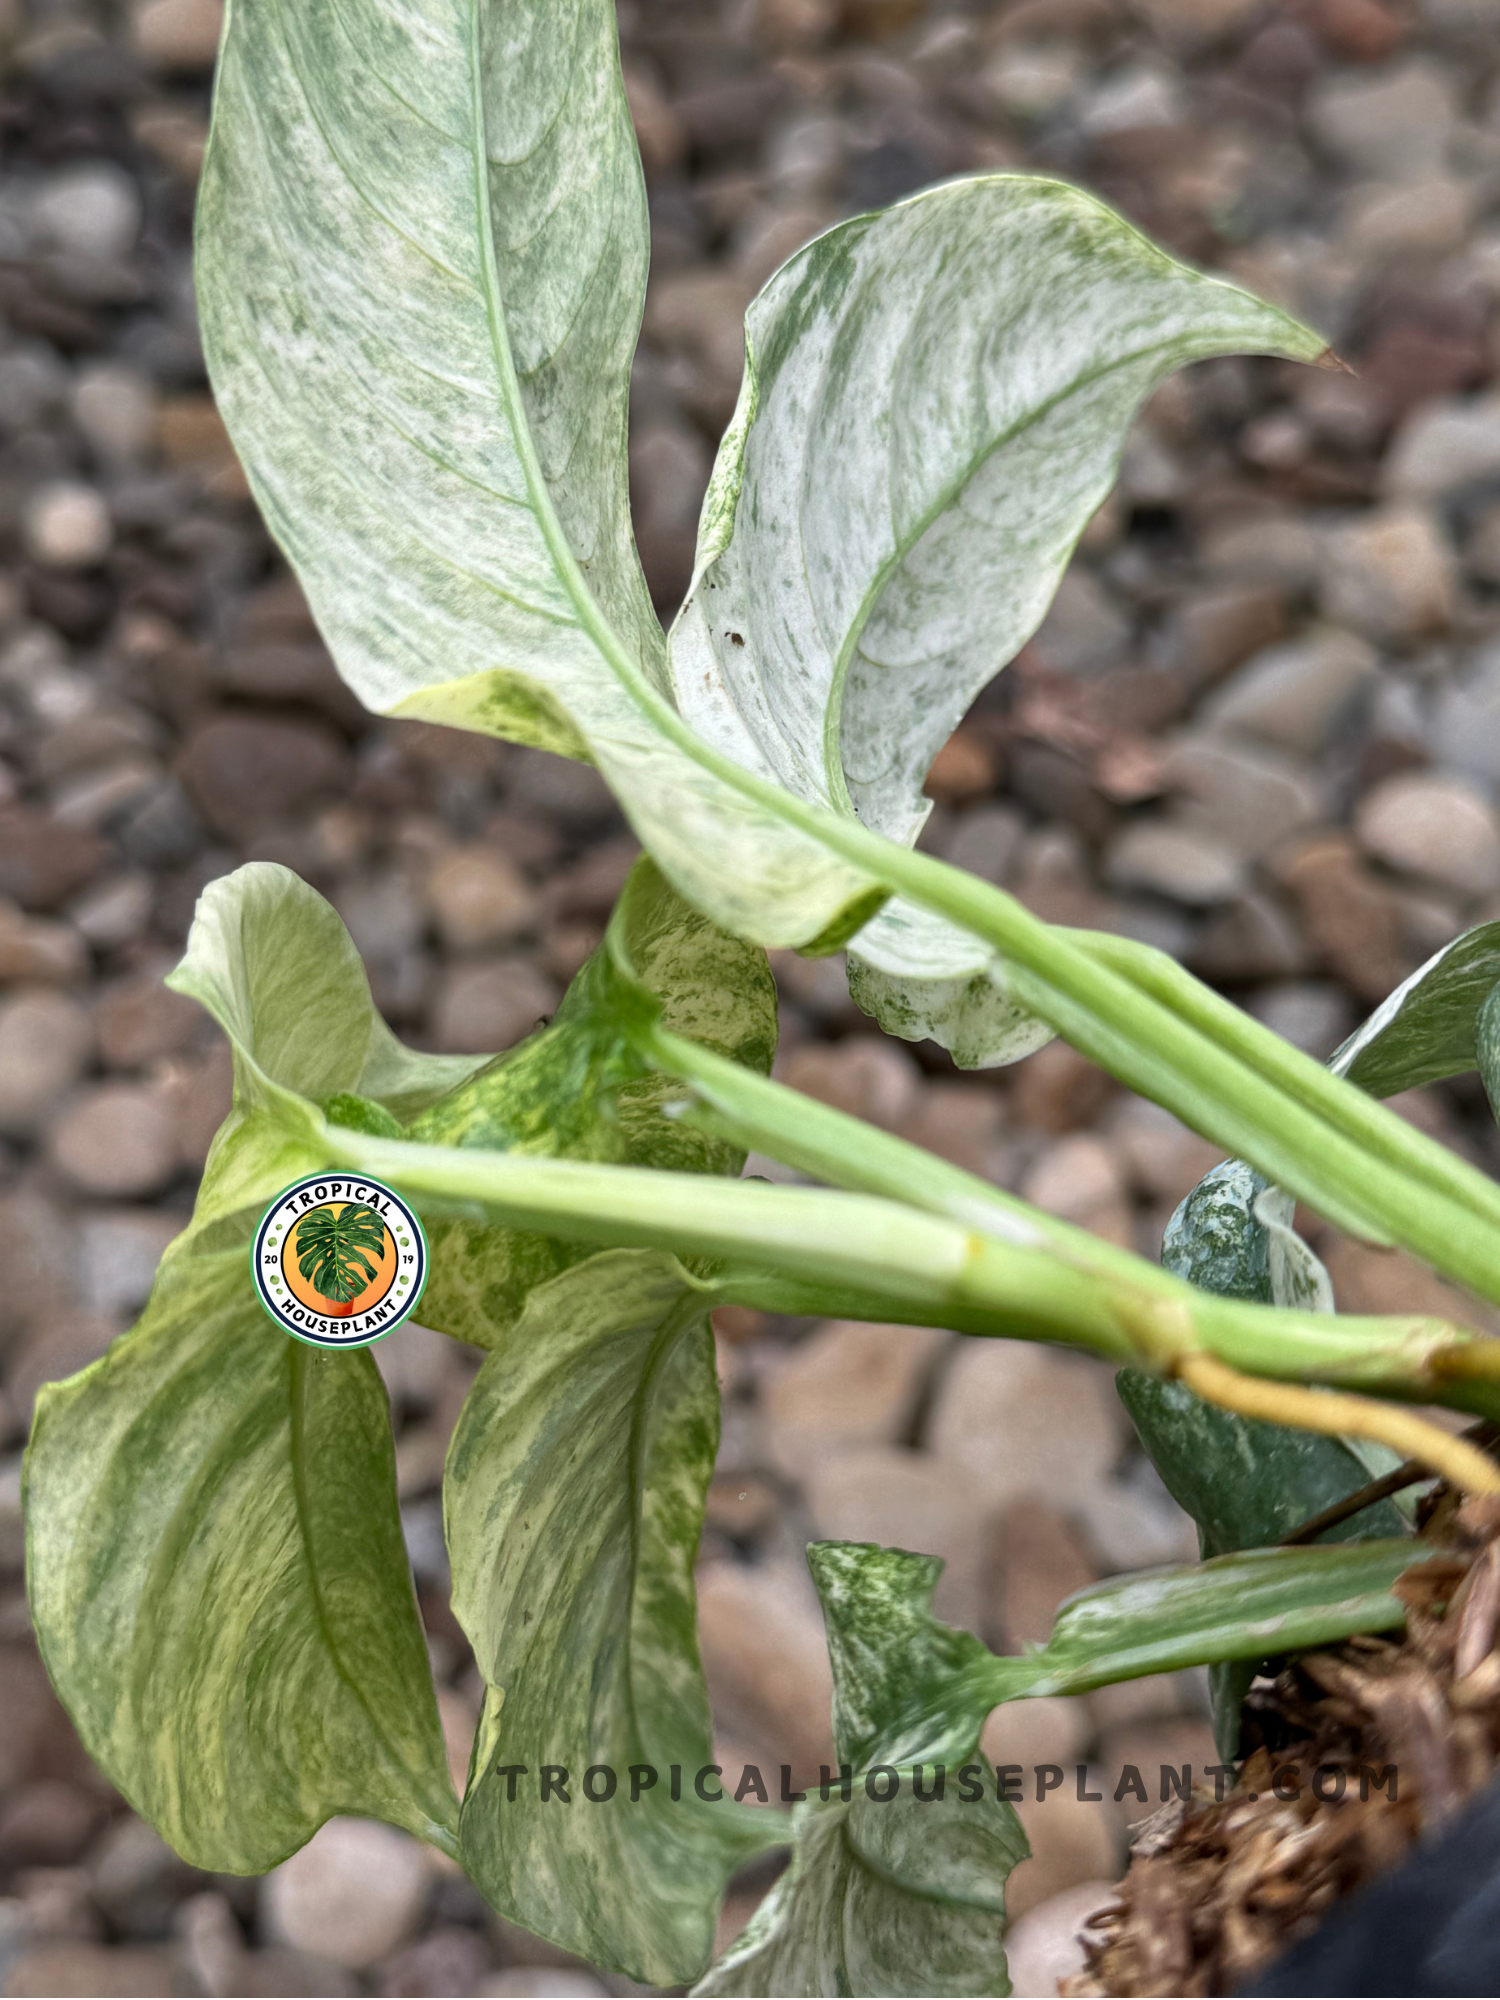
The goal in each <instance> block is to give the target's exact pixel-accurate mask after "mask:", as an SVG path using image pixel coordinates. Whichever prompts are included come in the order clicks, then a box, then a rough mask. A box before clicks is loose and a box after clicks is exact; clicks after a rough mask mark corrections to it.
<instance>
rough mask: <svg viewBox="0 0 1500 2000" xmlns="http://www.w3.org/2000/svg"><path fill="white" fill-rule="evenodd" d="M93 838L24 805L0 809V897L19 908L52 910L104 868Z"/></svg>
mask: <svg viewBox="0 0 1500 2000" xmlns="http://www.w3.org/2000/svg"><path fill="white" fill-rule="evenodd" d="M108 852H109V850H108V848H107V847H106V846H105V844H104V842H103V841H102V840H100V839H99V837H98V835H97V834H93V833H89V832H87V831H86V830H85V829H84V828H83V827H77V826H65V825H63V824H61V823H60V822H59V821H57V820H55V819H53V818H52V817H51V815H50V814H48V813H41V812H36V811H34V810H33V809H32V808H31V807H29V806H18V805H10V806H0V896H7V897H9V898H10V899H11V901H12V902H16V903H19V904H20V906H21V908H22V909H23V910H55V909H56V908H57V906H58V904H59V903H64V902H66V901H67V899H68V898H69V897H70V896H72V895H76V894H77V892H78V891H79V890H80V889H82V888H83V887H84V886H85V885H86V884H87V883H89V882H92V881H93V879H94V877H95V876H96V875H97V874H98V873H99V870H100V869H101V868H102V867H103V865H104V862H105V858H106V856H107V855H108Z"/></svg>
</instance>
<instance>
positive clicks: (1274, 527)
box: [1203, 514, 1318, 591]
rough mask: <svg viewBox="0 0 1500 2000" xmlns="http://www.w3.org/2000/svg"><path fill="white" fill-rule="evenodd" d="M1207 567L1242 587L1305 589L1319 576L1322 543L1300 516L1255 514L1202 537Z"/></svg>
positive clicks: (1229, 523)
mask: <svg viewBox="0 0 1500 2000" xmlns="http://www.w3.org/2000/svg"><path fill="white" fill-rule="evenodd" d="M1203 563H1204V567H1205V568H1206V569H1207V570H1208V571H1209V573H1210V574H1211V575H1214V576H1220V577H1224V578H1226V579H1228V578H1232V579H1235V580H1236V581H1239V582H1241V583H1244V584H1262V585H1266V584H1269V585H1273V586H1275V587H1276V588H1277V589H1280V590H1286V591H1292V590H1305V589H1306V588H1307V587H1308V586H1309V585H1310V584H1311V583H1312V582H1313V580H1314V579H1315V577H1316V576H1317V573H1318V538H1317V536H1316V535H1315V534H1314V533H1313V532H1312V530H1311V529H1310V528H1309V527H1308V524H1307V522H1306V520H1305V519H1304V518H1303V517H1302V516H1301V515H1297V514H1252V515H1250V516H1249V517H1248V519H1244V520H1231V521H1228V522H1226V523H1225V524H1224V525H1223V526H1222V527H1221V528H1217V529H1215V530H1213V531H1212V532H1211V533H1209V534H1208V535H1206V536H1205V537H1204V543H1203Z"/></svg>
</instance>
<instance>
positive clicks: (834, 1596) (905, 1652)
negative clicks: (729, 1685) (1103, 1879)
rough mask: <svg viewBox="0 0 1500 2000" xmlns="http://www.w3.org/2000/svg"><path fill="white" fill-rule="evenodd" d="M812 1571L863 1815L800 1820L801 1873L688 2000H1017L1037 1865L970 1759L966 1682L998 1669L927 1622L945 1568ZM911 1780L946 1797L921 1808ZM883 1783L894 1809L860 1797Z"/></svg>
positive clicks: (821, 1552) (868, 1553)
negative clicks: (825, 1999)
mask: <svg viewBox="0 0 1500 2000" xmlns="http://www.w3.org/2000/svg"><path fill="white" fill-rule="evenodd" d="M808 1561H809V1563H810V1565H811V1568H812V1572H813V1579H814V1581H815V1582H816V1584H817V1586H818V1594H819V1596H820V1598H821V1599H822V1603H823V1616H824V1621H825V1624H826V1625H827V1628H828V1652H829V1660H830V1663H831V1665H832V1668H833V1682H834V1700H833V1733H834V1750H835V1755H836V1756H837V1757H838V1759H839V1760H840V1762H841V1763H844V1764H848V1765H849V1766H850V1767H851V1768H852V1770H853V1772H854V1774H855V1778H854V1783H853V1787H852V1797H851V1798H850V1800H849V1801H848V1802H847V1803H845V1802H844V1801H843V1800H842V1799H841V1797H840V1795H839V1792H838V1790H837V1788H836V1787H835V1788H834V1789H833V1791H832V1795H831V1797H830V1798H829V1799H828V1800H827V1801H824V1800H822V1799H820V1798H816V1797H810V1798H809V1799H808V1801H807V1803H806V1804H804V1805H799V1806H798V1807H797V1808H796V1811H795V1813H794V1815H793V1832H794V1836H795V1838H794V1845H793V1850H792V1860H791V1864H790V1866H789V1867H788V1869H787V1871H786V1873H785V1874H784V1875H783V1876H782V1877H781V1879H780V1880H779V1881H778V1882H777V1884H776V1886H775V1887H774V1888H773V1889H772V1891H771V1892H770V1894H769V1895H768V1896H767V1898H766V1899H765V1901H764V1902H763V1903H762V1904H761V1906H760V1908H759V1909H758V1910H757V1911H756V1913H755V1915H754V1917H753V1918H752V1919H751V1921H750V1923H749V1925H748V1926H747V1928H746V1929H745V1931H744V1932H743V1933H742V1935H741V1936H740V1937H739V1938H738V1939H737V1940H736V1942H735V1943H734V1944H733V1945H731V1946H730V1948H729V1950H728V1951H727V1952H726V1953H725V1954H724V1955H723V1957H722V1958H720V1959H719V1960H718V1962H717V1963H716V1964H715V1966H714V1967H713V1969H712V1971H711V1972H710V1973H709V1975H708V1977H707V1978H706V1979H705V1980H704V1981H703V1982H702V1984H701V1985H700V1986H698V1987H697V1988H695V1991H696V1992H697V1993H700V1994H747V1995H759V1994H768V1993H776V1994H797V1995H822V1994H829V1995H833V1994H849V1993H867V1994H891V1995H905V1994H910V1993H926V1994H937V1995H955V1996H958V1995H964V1996H968V1995H976V1996H977V1995H990V1994H996V1995H1002V1996H1003V1995H1006V1994H1008V1993H1009V1992H1010V1991H1011V1985H1010V1976H1009V1973H1008V1970H1007V1967H1006V1962H1005V1952H1004V1948H1003V1945H1002V1943H1001V1937H1002V1930H1003V1926H1004V1922H1005V1884H1006V1880H1007V1878H1008V1877H1009V1875H1010V1872H1011V1870H1012V1869H1013V1868H1014V1867H1015V1866H1016V1865H1017V1863H1018V1862H1021V1861H1024V1860H1025V1859H1026V1857H1027V1855H1028V1854H1029V1853H1030V1848H1029V1846H1028V1845H1027V1841H1026V1836H1025V1834H1024V1833H1023V1832H1022V1830H1021V1823H1020V1821H1019V1820H1018V1818H1017V1817H1016V1813H1015V1809H1014V1807H1013V1806H1011V1805H1010V1803H1009V1802H1008V1801H1007V1800H1005V1799H1003V1798H1000V1797H998V1796H997V1787H996V1783H995V1774H994V1772H993V1771H992V1770H991V1769H990V1767H989V1765H988V1764H987V1763H986V1762H985V1760H984V1759H983V1758H982V1757H981V1756H980V1755H979V1751H978V1747H977V1746H978V1740H979V1730H980V1727H981V1725H982V1723H983V1721H984V1716H985V1712H986V1707H985V1705H983V1704H976V1701H975V1699H974V1697H973V1694H972V1691H971V1689H970V1687H969V1677H971V1676H972V1674H973V1673H974V1672H975V1671H976V1670H978V1669H980V1668H981V1667H982V1663H983V1662H984V1661H986V1660H988V1659H989V1658H990V1655H989V1654H988V1653H987V1651H986V1649H985V1648H984V1647H983V1646H982V1645H981V1644H980V1642H979V1641H978V1640H977V1639H974V1638H972V1637H971V1636H970V1635H969V1634H968V1633H967V1632H960V1631H956V1630H955V1629H954V1628H953V1627H951V1626H948V1625H943V1624H941V1623H940V1622H939V1621H938V1620H936V1619H934V1618H933V1616H932V1591H933V1586H934V1584H935V1583H936V1581H937V1578H938V1575H939V1573H940V1571H941V1569H942V1564H941V1562H939V1561H938V1560H937V1559H936V1558H935V1557H933V1556H921V1555H912V1554H909V1553H907V1552H906V1551H905V1550H902V1549H881V1548H875V1547H873V1546H871V1545H869V1544H864V1543H842V1542H815V1543H814V1544H813V1545H812V1546H811V1548H810V1549H809V1551H808ZM913 1762H920V1763H924V1764H926V1766H927V1768H926V1769H924V1771H923V1773H922V1778H923V1785H924V1790H925V1791H927V1792H928V1793H929V1794H930V1793H932V1792H933V1791H934V1789H935V1788H936V1790H937V1791H938V1792H939V1796H937V1797H928V1798H925V1799H919V1798H918V1797H917V1796H916V1795H915V1793H914V1791H913V1787H912V1772H911V1769H910V1768H909V1766H910V1765H911V1764H912V1763H913ZM876 1765H882V1766H884V1767H885V1770H884V1771H882V1772H881V1774H880V1789H881V1790H882V1791H884V1790H885V1789H886V1787H888V1785H889V1783H890V1780H891V1778H892V1777H895V1778H897V1780H898V1787H899V1788H898V1790H897V1791H896V1794H895V1796H894V1797H890V1798H883V1797H881V1798H877V1797H873V1796H871V1795H870V1794H869V1793H867V1791H866V1789H865V1786H864V1783H863V1774H865V1773H866V1772H868V1771H870V1770H871V1768H872V1767H873V1766H876ZM944 1765H946V1767H947V1768H946V1769H944V1770H943V1777H942V1782H941V1784H940V1785H939V1784H938V1783H937V1769H935V1768H933V1767H934V1766H944ZM903 1767H906V1768H903ZM961 1769H965V1770H966V1778H967V1784H966V1786H965V1790H966V1791H967V1793H968V1796H961V1794H960V1783H959V1773H960V1770H961Z"/></svg>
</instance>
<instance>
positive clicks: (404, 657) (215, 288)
mask: <svg viewBox="0 0 1500 2000" xmlns="http://www.w3.org/2000/svg"><path fill="white" fill-rule="evenodd" d="M647 256H648V230H647V217H646V199H645V190H644V186H643V183H642V179H641V169H640V161H639V158H638V155H637V152H636V145H635V138H634V134H633V131H632V129H631V123H630V116H629V112H628V109H627V107H626V102H625V94H624V89H623V86H622V84H621V80H620V69H619V56H618V50H617V47H616V38H615V20H614V8H613V7H612V6H611V5H610V0H341V4H340V5H338V6H329V5H327V4H326V0H280V4H277V5H274V6H272V5H266V4H261V0H231V5H230V7H229V13H228V23H227V28H226V33H225V40H224V47H223V53H222V56H221V59H220V66H219V76H218V84H217V89H216V93H215V103H214V117H213V126H212V133H211V137H210V143H209V148H208V157H207V159H206V161H205V164H204V172H203V179H202V185H201V191H200V195H199V208H198V231H197V278H198V299H199V313H200V319H201V323H202V327H203V338H204V349H205V353H206V355H207V358H208V363H209V370H210V374H211V376H212V379H213V385H214V391H215V394H216V397H217V399H218V403H219V407H220V409H221V410H222V411H223V413H224V418H225V421H226V423H227V425H228V427H229V431H230V434H231V436H232V437H233V439H234V442H235V446H236V448H237V450H238V451H239V454H240V457H241V459H242V460H243V462H244V464H245V468H246V470H247V472H248V474H249V477H250V481H251V485H252V487H253V488H254V491H255V495H256V498H257V499H258V501H259V502H260V506H261V510H262V512H263V514H264V516H265V518H266V521H267V522H268V524H269V525H270V527H271V530H272V532H273V533H274V534H275V535H276V537H277V538H278V540H279V541H280V542H281V544H282V546H283V547H284V548H285V549H286V551H287V554H288V555H289V556H290V558H291V560H292V563H293V565H294V567H295V568H296V570H297V573H298V576H299V578H300V580H301V582H302V585H303V587H304V589H305V590H306V592H307V596H308V601H309V603H310V604H311V606H312V609H313V612H314V615H315V616H316V618H317V620H318V623H319V626H320V628H321V629H322V632H323V635H324V637H325V638H326V639H327V641H328V644H329V646H330V648H331V650H332V652H333V655H334V658H335V660H336V661H337V663H338V666H339V670H340V672H341V673H342V674H343V675H344V677H345V679H346V680H347V681H348V682H349V683H350V685H351V686H352V687H353V688H354V690H355V692H356V693H357V694H358V695H359V696H360V698H361V699H362V700H363V701H365V702H366V703H367V704H368V705H369V706H370V707H372V708H374V709H378V710H381V711H385V712H399V713H401V714H405V715H417V716H422V717H425V718H426V719H428V720H429V721H434V722H442V723H450V724H455V725H458V726H461V727H464V728H470V729H478V730H482V731H486V732H488V733H490V734H493V735H498V736H508V737H511V738H513V739H515V740H517V741H520V742H524V743H534V744H540V745H541V746H543V747H544V748H546V749H550V750H559V751H563V752H565V753H567V754H569V755H573V756H583V757H589V758H592V759H593V761H594V762H596V763H597V764H598V766H599V768H600V770H601V771H602V772H603V774H604V775H605V777H606V778H607V779H608V780H609V782H610V784H611V785H612V786H613V788H614V790H615V791H616V793H617V794H618V796H619V797H620V799H621V801H622V803H623V804H624V806H625V808H626V810H627V812H628V813H629V815H630V817H631V819H632V821H633V823H634V825H635V827H636V829H637V831H638V832H639V833H640V834H641V836H642V839H643V841H644V843H645V845H646V846H647V847H649V848H650V849H651V850H652V851H653V852H654V853H655V854H656V856H657V858H658V860H659V861H660V862H661V864H662V866H663V867H664V868H665V869H666V870H667V872H668V874H669V875H671V876H672V878H673V879H674V881H676V882H677V883H678V885H679V887H681V888H683V889H684V890H685V891H686V892H687V893H688V894H689V895H690V897H691V898H692V900H693V901H694V902H695V903H696V904H698V905H699V906H700V907H701V908H704V909H706V910H709V911H710V912H712V913H713V914H715V915H717V916H719V917H720V918H721V919H722V920H725V921H727V922H729V923H730V926H731V928H735V929H738V930H741V931H744V932H746V933H747V934H754V935H756V936H758V937H760V938H762V939H763V941H765V942H772V943H780V944H792V943H804V942H806V941H807V940H809V939H811V938H814V937H817V936H818V935H820V934H821V933H823V932H825V931H828V930H829V929H830V928H833V929H835V930H837V929H838V927H839V926H840V925H841V924H843V925H844V926H845V927H847V921H848V920H849V916H850V913H851V912H853V913H855V914H856V915H857V914H858V913H859V912H861V911H867V910H868V908H869V889H870V884H869V881H868V878H867V877H865V876H863V875H862V874H860V873H859V871H857V870H856V869H853V868H851V867H850V866H849V865H848V864H846V863H844V862H842V861H838V860H835V859H834V858H833V857H832V856H831V855H830V854H829V853H828V852H827V851H826V850H825V849H824V848H823V847H822V845H821V844H820V843H819V842H817V841H816V840H814V839H812V838H810V837H809V836H808V835H806V834H803V833H798V832H796V831H794V830H793V829H792V828H791V827H789V826H788V825H786V824H785V822H784V820H783V818H782V816H781V815H780V813H779V812H778V811H777V810H776V807H775V803H774V801H773V802H772V803H771V804H770V805H769V806H768V805H766V804H765V803H763V802H762V803H757V802H756V801H755V800H754V799H753V798H752V797H749V796H747V795H746V789H745V787H744V785H743V784H740V785H738V786H736V785H735V784H734V783H726V782H724V780H723V779H722V778H721V777H718V776H715V775H714V772H713V771H712V770H711V769H710V768H709V767H708V764H706V763H705V761H704V758H703V756H702V755H701V751H700V746H698V745H696V744H695V743H694V742H693V741H692V739H691V737H690V735H689V734H688V732H687V731H686V730H685V729H684V728H683V726H682V723H681V720H680V718H679V717H678V715H677V713H676V711H675V709H674V708H673V706H672V703H671V701H670V699H669V698H668V696H667V681H666V669H665V659H664V652H665V648H664V641H663V638H662V632H661V628H660V626H659V625H658V624H657V622H656V617H655V614H654V613H653V611H652V609H651V603H650V599H649V597H648V595H647V592H646V587H645V583H644V581H643V579H642V576H641V572H640V565H639V563H638V561H637V559H636V553H635V546H634V543H633V540H632V538H631V532H630V521H629V505H628V491H627V486H628V482H627V476H626V456H625V436H626V413H627V403H628V396H629V383H630V361H631V353H632V349H633V347H634V344H635V338H636V334H637V331H638V329H639V325H640V316H641V305H642V300H643V297H644V293H645V283H646V265H647ZM751 790H753V787H752V788H751Z"/></svg>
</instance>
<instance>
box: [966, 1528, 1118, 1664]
mask: <svg viewBox="0 0 1500 2000" xmlns="http://www.w3.org/2000/svg"><path fill="white" fill-rule="evenodd" d="M990 1551H991V1555H990V1560H991V1566H992V1567H991V1577H990V1592H989V1620H988V1623H989V1628H990V1629H989V1631H988V1632H987V1633H986V1637H987V1638H988V1639H989V1641H990V1644H991V1645H993V1646H994V1647H996V1649H997V1650H1000V1649H1003V1650H1004V1651H1006V1652H1012V1653H1018V1652H1020V1651H1021V1650H1022V1648H1023V1647H1026V1646H1042V1645H1045V1644H1046V1642H1047V1640H1048V1638H1049V1637H1050V1636H1051V1632H1052V1621H1053V1618H1054V1616H1055V1615H1056V1612H1057V1607H1058V1605H1059V1604H1061V1603H1062V1601H1063V1599H1064V1598H1065V1597H1071V1596H1072V1594H1073V1592H1074V1591H1075V1590H1084V1589H1086V1588H1087V1587H1088V1585H1089V1584H1091V1583H1094V1582H1096V1581H1097V1580H1098V1578H1097V1572H1096V1571H1095V1569H1094V1565H1093V1563H1092V1562H1091V1560H1090V1559H1089V1554H1088V1551H1087V1550H1086V1549H1085V1547H1084V1545H1083V1542H1082V1539H1081V1538H1080V1536H1079V1534H1078V1531H1077V1529H1076V1528H1074V1527H1073V1525H1072V1523H1071V1522H1070V1521H1069V1520H1068V1518H1067V1516H1066V1515H1065V1514H1063V1513H1060V1512H1059V1511H1058V1509H1057V1508H1055V1507H1049V1506H1047V1505H1046V1504H1045V1503H1044V1502H1042V1501H1040V1500H1018V1501H1016V1502H1015V1503H1014V1504H1013V1505H1012V1506H1009V1507H1007V1508H1006V1510H1005V1512H1004V1513H1003V1514H1002V1515H1001V1516H1000V1518H999V1520H998V1521H996V1523H995V1525H994V1528H993V1529H992V1531H991V1534H990Z"/></svg>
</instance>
